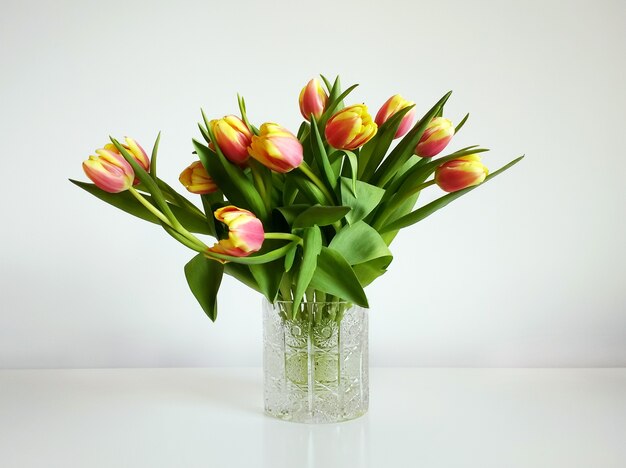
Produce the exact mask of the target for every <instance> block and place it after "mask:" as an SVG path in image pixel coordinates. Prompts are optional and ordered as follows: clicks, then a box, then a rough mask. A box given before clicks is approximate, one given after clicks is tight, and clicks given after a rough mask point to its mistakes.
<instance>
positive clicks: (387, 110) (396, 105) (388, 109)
mask: <svg viewBox="0 0 626 468" xmlns="http://www.w3.org/2000/svg"><path fill="white" fill-rule="evenodd" d="M413 105H415V103H414V102H411V101H405V100H404V99H403V98H402V96H400V95H399V94H396V95H394V96H391V97H390V98H389V99H387V101H386V102H385V103H384V104H383V105H382V107H381V108H380V110H379V111H378V113H377V114H376V118H375V119H374V121H375V122H376V125H378V126H379V127H380V126H381V125H382V124H384V123H385V122H386V121H387V120H389V119H390V118H391V117H392V116H393V115H395V114H396V113H397V112H399V111H401V110H402V109H404V108H406V107H409V106H413ZM415 113H416V111H415V107H414V108H413V109H411V110H410V111H408V112H407V113H406V114H404V117H402V121H401V122H400V125H399V126H398V130H397V131H396V135H395V136H394V138H400V137H402V136H404V135H406V133H407V132H408V131H409V129H410V128H411V127H412V126H413V123H414V122H415Z"/></svg>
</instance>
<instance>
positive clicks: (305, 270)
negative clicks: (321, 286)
mask: <svg viewBox="0 0 626 468" xmlns="http://www.w3.org/2000/svg"><path fill="white" fill-rule="evenodd" d="M302 240H303V244H302V263H301V264H300V268H299V269H298V273H297V275H296V285H295V289H294V292H293V308H292V310H291V315H292V317H295V316H296V314H297V311H298V309H299V308H300V303H301V301H302V297H303V296H304V293H305V291H306V289H307V288H308V287H309V283H310V282H311V278H313V274H314V273H315V268H316V266H317V256H318V255H319V253H320V250H321V249H322V232H321V231H320V228H319V227H318V226H312V227H308V228H305V229H304V234H303V236H302Z"/></svg>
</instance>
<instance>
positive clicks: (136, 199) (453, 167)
mask: <svg viewBox="0 0 626 468" xmlns="http://www.w3.org/2000/svg"><path fill="white" fill-rule="evenodd" d="M321 80H322V82H323V85H324V86H322V83H321V82H320V81H318V80H317V79H312V80H311V81H309V82H308V84H307V85H306V86H305V87H304V88H303V89H302V92H301V93H300V96H299V106H300V112H301V114H302V117H303V118H304V122H302V124H301V126H300V128H299V130H298V132H297V134H293V133H291V132H290V131H289V130H288V129H286V128H284V127H282V126H281V125H279V124H277V123H273V122H267V123H263V124H262V125H261V126H260V127H256V126H255V125H253V124H252V123H251V122H250V120H249V118H248V114H247V111H246V104H245V101H244V99H243V98H241V97H238V103H239V110H240V117H237V116H235V115H227V116H225V117H223V118H220V119H215V120H209V119H208V118H207V117H206V115H205V113H204V112H202V117H203V121H202V122H201V123H200V124H199V125H198V126H199V129H200V133H201V134H202V138H203V139H204V141H199V140H193V146H194V149H195V151H194V154H195V155H196V160H195V161H193V162H192V163H191V164H190V165H189V167H187V168H186V169H185V170H183V171H182V173H181V174H180V178H179V180H180V182H181V184H182V185H183V186H184V187H185V188H186V189H187V190H188V191H189V192H191V193H193V194H197V195H199V197H200V201H201V205H202V210H201V209H199V208H198V207H197V206H196V204H194V203H193V202H191V201H189V200H188V199H187V198H185V197H184V196H182V195H181V194H180V193H178V192H177V191H176V190H175V189H174V188H172V187H171V186H170V185H169V184H168V183H166V182H165V181H164V180H162V179H161V178H160V177H159V176H158V175H157V152H158V146H159V139H160V134H159V136H158V137H157V139H156V141H155V143H154V146H153V149H152V152H151V156H150V157H148V154H147V152H146V151H145V150H144V149H143V148H142V147H141V145H140V144H139V143H137V142H136V141H135V140H133V139H132V138H125V140H124V142H121V141H118V140H117V139H115V138H111V143H108V144H106V145H105V146H104V147H103V148H101V149H98V150H96V155H95V156H90V157H89V159H87V160H86V161H85V162H84V163H83V169H84V172H85V174H86V175H87V177H88V178H89V179H91V181H92V182H93V184H89V183H84V182H79V181H75V180H72V182H73V183H74V184H76V185H78V186H79V187H81V188H83V189H84V190H86V191H87V192H89V193H91V194H93V195H95V196H96V197H98V198H100V199H101V200H103V201H105V202H107V203H109V204H111V205H113V206H115V207H117V208H119V209H121V210H123V211H125V212H127V213H130V214H132V215H134V216H137V217H138V218H141V219H143V220H145V221H149V222H152V223H154V224H156V225H159V226H160V227H161V228H163V229H164V230H165V232H166V233H167V234H169V235H170V236H171V237H173V238H174V239H176V240H177V241H178V242H180V243H181V244H183V245H184V246H186V247H188V248H189V249H191V250H193V251H195V252H196V255H195V256H194V257H193V258H192V259H191V260H190V261H189V263H187V265H186V266H185V275H186V278H187V282H188V283H189V287H190V289H191V291H192V292H193V294H194V296H195V297H196V299H197V300H198V302H199V303H200V305H201V306H202V308H203V310H204V311H205V312H206V314H207V315H208V316H209V318H210V319H211V320H215V319H216V316H217V294H218V290H219V287H220V283H221V281H222V277H223V275H224V274H227V275H230V276H233V277H234V278H236V279H238V280H239V281H241V282H242V283H244V284H245V285H247V286H249V287H251V288H253V289H255V290H256V291H258V292H260V293H261V294H263V295H264V296H265V297H266V298H267V300H268V301H269V302H270V303H274V302H276V301H287V302H289V303H290V304H291V305H290V307H289V310H286V311H285V317H286V318H287V319H291V320H294V319H295V318H296V317H297V315H298V313H299V311H300V306H301V304H302V302H303V301H306V300H309V301H323V302H333V301H346V302H349V303H354V304H358V305H360V306H362V307H368V301H367V297H366V294H365V292H364V288H365V287H366V286H367V285H369V284H370V283H372V281H374V280H375V279H376V278H378V277H379V276H381V275H383V274H384V273H385V272H386V271H387V268H388V267H389V265H390V263H391V261H392V258H393V257H392V254H391V251H390V250H389V246H390V244H391V243H392V241H393V240H394V238H395V237H396V235H397V234H398V232H399V231H400V230H401V229H403V228H405V227H408V226H411V225H413V224H415V223H417V222H419V221H421V220H423V219H424V218H426V217H427V216H429V215H431V214H432V213H434V212H435V211H437V210H439V209H440V208H443V207H444V206H446V205H447V204H448V203H450V202H451V201H453V200H455V199H457V198H459V197H460V196H462V195H465V194H466V193H468V192H469V191H471V190H473V189H474V188H476V186H478V185H480V184H482V183H484V182H485V181H487V180H489V179H491V178H493V177H495V176H496V175H498V174H499V173H501V172H503V171H504V170H506V169H508V168H510V167H511V166H513V165H514V164H516V163H517V162H518V161H520V160H521V159H522V157H523V156H522V157H519V158H517V159H515V160H513V161H511V162H510V163H509V164H507V165H506V166H504V167H502V168H501V169H499V170H497V171H495V172H492V173H489V171H488V170H487V168H486V167H485V166H484V165H483V164H482V161H481V157H480V154H481V153H484V152H485V151H487V149H485V148H481V147H479V146H470V147H467V148H462V149H459V150H456V151H454V152H452V153H450V154H447V155H445V156H439V155H440V154H441V153H442V152H443V151H444V150H445V148H446V147H447V146H448V144H449V143H450V141H451V140H452V138H453V136H454V135H455V134H456V133H458V132H459V130H460V129H461V128H462V127H463V125H464V124H465V123H466V121H467V118H468V116H469V114H468V115H466V116H465V117H464V118H463V119H462V120H461V121H460V122H459V123H458V124H457V125H456V126H454V125H453V123H452V122H451V121H450V120H449V119H448V118H446V117H444V116H443V112H444V106H445V104H446V102H447V101H448V98H449V97H450V94H451V93H447V94H445V95H444V96H443V97H442V98H441V99H440V100H439V101H437V103H436V104H435V105H434V106H433V107H432V108H431V109H430V110H428V112H426V113H425V114H424V115H423V116H422V117H421V118H420V119H419V120H417V121H416V108H415V104H414V103H413V102H410V101H406V100H405V99H403V98H402V97H401V96H400V95H394V96H392V97H390V98H389V99H388V100H387V101H386V102H385V103H384V104H383V105H382V107H381V108H380V110H379V111H378V112H377V113H376V116H375V117H374V118H372V115H371V114H370V113H369V111H368V108H367V107H366V106H365V105H364V104H353V105H349V106H347V107H344V106H345V104H344V100H345V99H346V98H347V97H348V96H349V94H350V92H351V91H353V90H354V88H355V87H356V85H354V86H351V87H349V88H348V89H346V90H345V91H342V90H341V85H340V80H339V78H337V79H335V80H334V82H330V81H329V80H327V79H326V78H325V77H324V76H321ZM396 140H398V141H397V142H396ZM394 143H395V144H394ZM431 186H437V187H438V188H439V189H441V190H443V191H444V192H447V193H446V194H443V195H442V196H441V197H439V198H437V199H435V200H434V201H432V202H430V203H427V204H424V205H422V206H419V207H417V208H416V207H415V206H416V203H417V201H418V197H419V195H420V192H421V191H423V190H426V189H429V190H433V189H435V188H433V189H431V188H430V187H431ZM204 235H209V236H212V237H213V238H215V242H214V243H213V245H208V244H206V243H205V240H203V238H202V236H204Z"/></svg>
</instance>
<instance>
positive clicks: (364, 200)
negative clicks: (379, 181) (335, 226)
mask: <svg viewBox="0 0 626 468" xmlns="http://www.w3.org/2000/svg"><path fill="white" fill-rule="evenodd" d="M355 189H356V197H355V196H354V194H353V193H352V181H351V180H350V179H348V178H346V177H342V178H341V188H340V191H341V204H342V205H344V206H349V207H350V208H352V209H351V210H350V212H349V213H348V214H347V215H346V220H347V221H348V223H350V224H354V223H356V222H357V221H360V220H362V219H364V218H365V217H366V216H367V215H368V214H370V212H371V211H372V210H373V209H374V208H376V207H377V206H378V204H379V203H380V200H381V199H382V198H383V195H384V194H385V190H384V189H382V188H380V187H376V186H375V185H370V184H368V183H366V182H362V181H360V180H357V181H356V185H355Z"/></svg>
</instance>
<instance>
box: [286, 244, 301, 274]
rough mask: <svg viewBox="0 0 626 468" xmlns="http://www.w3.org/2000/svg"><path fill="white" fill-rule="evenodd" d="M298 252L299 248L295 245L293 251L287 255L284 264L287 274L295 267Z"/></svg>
mask: <svg viewBox="0 0 626 468" xmlns="http://www.w3.org/2000/svg"><path fill="white" fill-rule="evenodd" d="M297 251H298V246H297V245H296V244H294V245H293V247H292V248H291V250H289V251H288V252H287V254H286V255H285V263H284V268H285V273H288V272H289V271H290V270H291V267H292V266H293V261H294V260H295V258H296V252H297Z"/></svg>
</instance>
